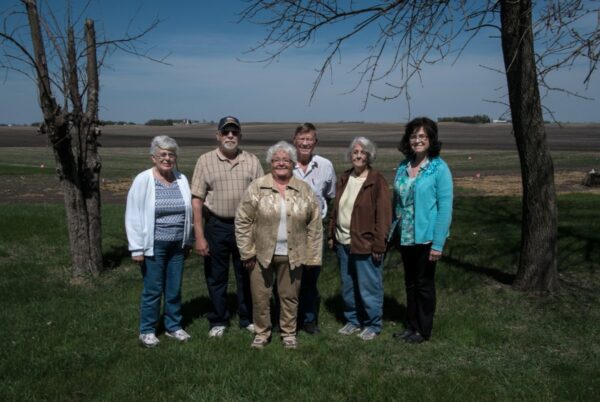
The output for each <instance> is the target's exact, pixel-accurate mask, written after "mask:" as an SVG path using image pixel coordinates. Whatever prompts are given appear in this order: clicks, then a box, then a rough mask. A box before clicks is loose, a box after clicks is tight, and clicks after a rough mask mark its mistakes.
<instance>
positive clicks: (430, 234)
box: [392, 157, 453, 252]
mask: <svg viewBox="0 0 600 402" xmlns="http://www.w3.org/2000/svg"><path fill="white" fill-rule="evenodd" d="M408 163H409V160H408V159H405V160H403V161H402V162H401V163H400V165H399V166H398V169H397V170H396V177H395V179H394V211H395V219H394V222H393V223H392V230H397V229H396V228H397V227H399V222H400V219H402V217H401V216H399V215H400V213H399V210H400V205H399V195H398V193H397V185H396V183H397V181H398V179H399V178H400V177H402V176H406V174H407V172H406V166H407V165H408ZM452 197H453V195H452V174H451V173H450V169H449V168H448V165H447V164H446V162H444V161H443V160H442V158H440V157H436V158H433V159H431V160H430V161H429V166H428V167H427V169H426V170H425V171H423V172H421V173H420V174H419V176H417V179H416V181H415V243H416V244H425V243H432V245H431V248H432V249H433V250H437V251H440V252H441V251H442V249H443V248H444V243H445V242H446V238H447V237H448V235H449V234H450V222H451V221H452Z"/></svg>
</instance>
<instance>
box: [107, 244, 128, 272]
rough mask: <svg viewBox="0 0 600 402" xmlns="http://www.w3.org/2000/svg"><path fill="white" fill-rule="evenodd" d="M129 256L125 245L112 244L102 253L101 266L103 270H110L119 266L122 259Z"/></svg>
mask: <svg viewBox="0 0 600 402" xmlns="http://www.w3.org/2000/svg"><path fill="white" fill-rule="evenodd" d="M130 257H131V254H130V252H129V249H128V248H127V246H126V245H122V246H113V247H110V248H109V249H108V251H105V252H104V253H102V268H103V270H104V271H110V270H113V269H116V268H118V267H120V266H121V264H122V263H123V260H127V259H129V258H130Z"/></svg>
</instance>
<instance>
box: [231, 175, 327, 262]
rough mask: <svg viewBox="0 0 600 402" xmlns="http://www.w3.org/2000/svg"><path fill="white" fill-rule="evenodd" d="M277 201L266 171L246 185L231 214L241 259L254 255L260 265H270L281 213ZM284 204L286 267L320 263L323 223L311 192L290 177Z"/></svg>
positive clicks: (300, 182)
mask: <svg viewBox="0 0 600 402" xmlns="http://www.w3.org/2000/svg"><path fill="white" fill-rule="evenodd" d="M279 200H280V195H279V192H278V191H277V189H276V188H275V185H274V182H273V177H272V176H271V174H270V173H269V174H267V175H265V176H263V177H259V178H258V179H256V180H254V181H253V182H252V183H250V186H248V189H247V190H246V193H245V194H244V196H243V198H242V201H241V202H240V205H239V207H238V209H237V213H236V216H235V239H236V242H237V246H238V249H239V250H240V255H241V258H242V260H248V259H250V258H253V257H256V259H257V260H258V262H259V264H260V265H261V267H263V268H266V267H268V266H269V264H271V260H272V259H273V253H274V252H275V243H276V242H277V228H278V227H279V219H280V212H281V209H280V208H281V207H280V201H279ZM285 204H286V211H287V235H288V238H287V242H288V257H289V259H290V267H291V268H292V269H294V268H297V267H299V266H301V265H321V258H322V254H323V224H322V222H321V214H320V210H319V204H318V202H317V199H316V197H315V194H314V192H313V191H312V189H311V188H310V186H309V185H308V184H306V183H305V182H303V181H302V180H299V179H297V178H296V177H293V176H292V178H291V179H290V182H289V183H288V185H287V188H286V191H285Z"/></svg>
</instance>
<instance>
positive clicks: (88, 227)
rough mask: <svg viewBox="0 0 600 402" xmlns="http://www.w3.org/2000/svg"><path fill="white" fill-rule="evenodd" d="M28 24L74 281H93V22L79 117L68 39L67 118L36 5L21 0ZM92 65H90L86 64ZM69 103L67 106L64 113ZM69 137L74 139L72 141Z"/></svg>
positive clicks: (96, 245)
mask: <svg viewBox="0 0 600 402" xmlns="http://www.w3.org/2000/svg"><path fill="white" fill-rule="evenodd" d="M24 3H25V6H26V9H27V14H28V18H29V26H30V30H31V39H32V44H33V48H34V54H35V67H36V74H37V77H38V91H39V97H40V101H41V102H40V103H41V106H42V111H43V114H44V124H43V125H42V130H43V131H45V132H46V133H47V135H48V138H49V140H50V142H51V144H52V149H53V151H54V159H55V161H56V172H57V175H58V178H59V180H60V182H61V186H62V189H63V193H64V199H65V211H66V215H67V226H68V227H67V229H68V233H69V243H70V248H71V261H72V265H73V266H72V274H73V276H76V277H78V276H87V275H92V276H96V275H98V274H99V273H100V271H101V270H102V237H101V219H100V216H101V215H100V206H101V205H100V169H101V167H102V164H101V162H100V157H99V155H98V143H97V137H98V135H99V131H98V130H97V128H96V124H97V120H98V119H97V116H98V88H99V85H98V69H97V63H96V41H95V34H94V26H93V22H90V21H86V44H87V48H86V54H87V63H88V65H87V75H88V77H87V78H88V86H87V96H88V102H87V111H86V113H85V114H84V113H83V107H82V102H81V92H80V91H79V86H78V85H79V78H78V76H77V73H78V69H77V57H76V52H75V42H74V34H73V30H72V27H70V29H69V30H68V35H67V41H68V44H67V64H66V65H64V66H63V71H64V74H65V76H67V77H68V81H67V82H68V92H67V93H66V94H65V96H68V98H69V100H70V101H71V105H72V108H73V110H72V111H71V113H69V112H68V111H67V110H66V109H65V110H63V109H61V108H60V106H59V105H58V104H57V102H56V100H55V98H54V96H53V95H52V88H51V85H50V79H49V74H48V66H47V63H46V53H45V48H44V41H43V36H42V32H41V29H40V20H39V15H38V11H37V4H36V1H35V0H24ZM90 63H91V64H90ZM67 106H68V103H65V108H66V107H67ZM73 132H74V134H75V138H73V135H72V134H73Z"/></svg>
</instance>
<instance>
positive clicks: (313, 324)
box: [294, 123, 335, 334]
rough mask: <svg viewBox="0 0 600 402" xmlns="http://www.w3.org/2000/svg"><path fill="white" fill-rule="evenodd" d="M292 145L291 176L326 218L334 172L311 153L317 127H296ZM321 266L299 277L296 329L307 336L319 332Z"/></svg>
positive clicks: (326, 161) (323, 217)
mask: <svg viewBox="0 0 600 402" xmlns="http://www.w3.org/2000/svg"><path fill="white" fill-rule="evenodd" d="M294 146H295V147H296V152H297V153H298V162H297V163H296V166H294V176H296V177H297V178H299V179H300V180H303V181H305V182H306V183H308V185H309V186H310V187H311V188H312V190H313V191H314V192H315V195H316V196H317V201H318V202H319V208H320V209H321V218H322V219H325V217H326V216H327V203H328V202H329V201H330V200H332V199H334V198H335V170H334V169H333V164H332V163H331V162H330V161H329V160H328V159H325V158H323V157H322V156H319V155H316V154H315V153H314V150H315V147H316V146H317V128H316V127H315V126H314V125H313V124H311V123H304V124H303V125H301V126H298V127H297V128H296V131H295V133H294ZM320 272H321V267H320V266H316V267H313V268H312V269H308V270H305V272H304V273H303V274H302V285H301V288H300V305H299V307H298V328H299V329H303V330H304V331H306V332H307V333H309V334H314V333H317V332H319V327H318V325H317V318H318V305H319V291H318V289H317V280H318V279H319V273H320Z"/></svg>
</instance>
